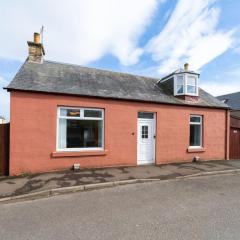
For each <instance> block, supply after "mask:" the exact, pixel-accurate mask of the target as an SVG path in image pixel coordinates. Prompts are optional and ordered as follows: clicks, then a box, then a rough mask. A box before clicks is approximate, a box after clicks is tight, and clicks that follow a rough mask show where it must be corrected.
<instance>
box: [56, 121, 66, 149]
mask: <svg viewBox="0 0 240 240" xmlns="http://www.w3.org/2000/svg"><path fill="white" fill-rule="evenodd" d="M58 128H59V130H58V148H60V149H62V148H66V147H67V137H66V135H67V119H63V118H60V119H59V126H58Z"/></svg>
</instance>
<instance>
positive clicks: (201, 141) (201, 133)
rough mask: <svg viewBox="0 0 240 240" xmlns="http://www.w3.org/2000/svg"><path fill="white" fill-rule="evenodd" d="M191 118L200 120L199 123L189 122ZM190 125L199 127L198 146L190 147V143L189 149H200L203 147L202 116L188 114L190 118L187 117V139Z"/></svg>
mask: <svg viewBox="0 0 240 240" xmlns="http://www.w3.org/2000/svg"><path fill="white" fill-rule="evenodd" d="M191 117H198V118H200V122H191ZM191 125H200V145H199V146H191V145H190V142H189V148H192V149H195V148H202V147H203V116H202V115H193V114H190V117H189V139H190V126H191Z"/></svg>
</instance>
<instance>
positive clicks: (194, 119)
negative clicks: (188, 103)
mask: <svg viewBox="0 0 240 240" xmlns="http://www.w3.org/2000/svg"><path fill="white" fill-rule="evenodd" d="M190 122H192V123H200V122H201V117H200V116H191V117H190Z"/></svg>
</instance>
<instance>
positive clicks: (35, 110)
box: [10, 91, 228, 175]
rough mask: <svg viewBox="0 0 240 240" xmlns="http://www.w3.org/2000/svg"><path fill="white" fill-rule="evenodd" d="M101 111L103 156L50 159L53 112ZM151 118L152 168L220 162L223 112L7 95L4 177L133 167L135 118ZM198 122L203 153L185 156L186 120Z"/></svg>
mask: <svg viewBox="0 0 240 240" xmlns="http://www.w3.org/2000/svg"><path fill="white" fill-rule="evenodd" d="M58 106H71V107H94V108H104V109H105V120H104V122H105V123H104V124H105V133H104V134H105V151H102V152H89V153H87V152H82V153H81V152H80V153H66V154H58V153H56V123H57V107H58ZM139 111H148V112H155V113H156V115H157V126H156V136H157V137H156V163H157V164H163V163H177V162H184V161H192V159H193V157H194V156H196V155H197V156H200V158H201V159H202V160H209V159H225V158H226V156H227V153H226V151H227V145H226V139H227V137H226V136H227V134H228V132H227V131H226V129H228V128H226V122H227V119H228V117H227V116H228V115H227V114H226V113H227V112H226V110H221V109H210V108H194V107H183V106H172V105H162V104H151V103H140V102H130V101H116V100H105V99H94V98H84V97H75V96H63V95H51V94H40V93H27V92H17V91H16V92H11V112H10V114H11V128H10V175H18V174H21V173H29V172H31V173H35V172H45V171H52V170H60V169H68V168H71V167H72V166H73V164H74V163H80V164H81V167H88V168H89V167H105V166H117V165H118V166H126V165H127V166H131V165H136V163H137V113H138V112H139ZM190 114H200V115H203V118H204V120H203V121H204V126H203V129H204V130H203V135H204V137H203V141H204V149H205V151H204V152H198V153H189V152H188V151H187V149H188V147H189V115H190Z"/></svg>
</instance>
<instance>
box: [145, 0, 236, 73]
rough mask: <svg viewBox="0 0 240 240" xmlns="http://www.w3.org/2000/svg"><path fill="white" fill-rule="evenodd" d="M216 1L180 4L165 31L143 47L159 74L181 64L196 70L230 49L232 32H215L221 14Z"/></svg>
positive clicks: (204, 0) (182, 0)
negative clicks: (188, 64) (149, 54)
mask: <svg viewBox="0 0 240 240" xmlns="http://www.w3.org/2000/svg"><path fill="white" fill-rule="evenodd" d="M215 2H216V1H215V0H198V1H194V3H193V1H192V0H179V2H178V3H177V5H176V7H175V9H174V11H173V13H172V15H171V17H170V19H169V21H168V23H167V24H166V26H165V28H164V29H163V30H162V31H161V32H160V33H159V34H158V35H157V36H154V37H153V38H152V39H151V40H150V41H149V43H148V45H147V46H146V51H148V52H149V53H151V54H152V57H153V60H155V61H157V62H159V65H160V66H159V73H161V74H166V73H169V72H171V71H173V70H175V69H176V68H177V67H179V66H180V65H183V63H184V62H189V63H190V65H191V68H192V69H193V70H199V69H200V68H201V67H202V66H203V65H204V64H206V63H208V62H210V61H211V60H213V59H214V58H216V57H217V56H219V55H220V54H222V53H224V52H225V51H226V50H227V49H229V48H230V47H231V45H232V42H233V36H232V35H233V31H228V32H224V31H220V30H217V24H218V20H219V14H220V10H219V8H217V7H216V6H215V5H214V3H215Z"/></svg>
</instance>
